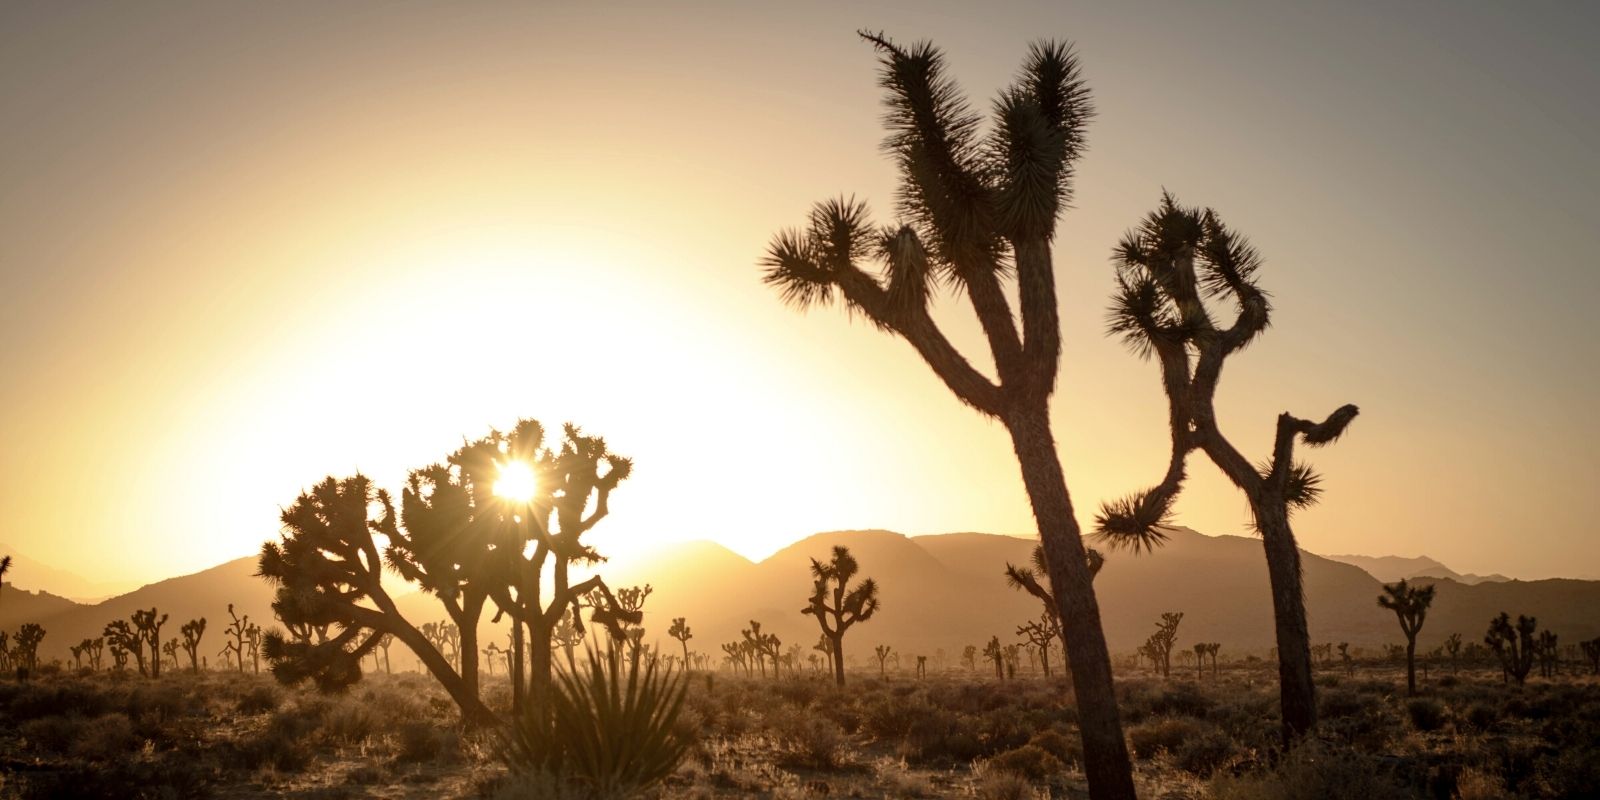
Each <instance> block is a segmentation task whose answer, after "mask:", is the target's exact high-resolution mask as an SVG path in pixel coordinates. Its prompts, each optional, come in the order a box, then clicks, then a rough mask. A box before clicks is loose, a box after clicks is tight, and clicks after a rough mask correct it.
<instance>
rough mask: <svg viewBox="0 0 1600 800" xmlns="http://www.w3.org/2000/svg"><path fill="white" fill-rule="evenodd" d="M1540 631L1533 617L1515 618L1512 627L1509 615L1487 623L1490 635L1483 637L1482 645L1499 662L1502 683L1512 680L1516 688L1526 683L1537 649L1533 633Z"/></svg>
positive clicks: (1501, 613)
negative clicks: (1514, 681) (1486, 646)
mask: <svg viewBox="0 0 1600 800" xmlns="http://www.w3.org/2000/svg"><path fill="white" fill-rule="evenodd" d="M1538 627H1539V621H1538V620H1537V619H1536V618H1534V617H1525V616H1522V615H1520V614H1519V615H1517V622H1516V625H1515V626H1513V625H1512V624H1511V615H1510V614H1507V613H1505V612H1504V611H1502V612H1500V616H1498V617H1495V618H1494V619H1492V620H1490V621H1489V633H1488V634H1487V635H1485V636H1484V637H1483V643H1484V644H1486V645H1488V646H1489V649H1491V650H1493V651H1494V654H1495V656H1496V657H1498V658H1499V659H1500V671H1501V679H1502V680H1505V679H1508V678H1509V679H1514V680H1516V682H1517V685H1518V686H1521V685H1522V684H1524V683H1526V682H1527V680H1528V671H1529V670H1531V669H1533V656H1534V649H1535V648H1536V647H1537V645H1535V644H1534V641H1533V632H1534V630H1535V629H1537V628H1538Z"/></svg>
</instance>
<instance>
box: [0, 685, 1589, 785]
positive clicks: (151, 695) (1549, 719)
mask: <svg viewBox="0 0 1600 800" xmlns="http://www.w3.org/2000/svg"><path fill="white" fill-rule="evenodd" d="M1191 670H1192V668H1190V670H1180V669H1178V668H1177V667H1174V670H1173V674H1172V675H1171V676H1170V677H1169V678H1165V679H1163V678H1160V677H1153V676H1150V675H1148V674H1129V675H1126V676H1124V677H1120V678H1119V680H1118V682H1117V691H1118V694H1119V698H1118V700H1119V704H1120V706H1121V709H1122V713H1123V718H1124V723H1125V725H1126V731H1127V737H1128V742H1129V745H1130V747H1131V749H1132V751H1133V753H1134V756H1135V758H1136V780H1137V784H1138V786H1139V790H1140V796H1142V797H1150V798H1174V799H1176V798H1208V797H1216V798H1301V797H1304V798H1320V797H1328V798H1333V797H1362V798H1367V800H1379V799H1381V798H1390V797H1395V798H1401V797H1437V798H1463V800H1472V799H1475V798H1499V797H1508V798H1509V797H1529V798H1534V797H1574V798H1575V797H1592V796H1594V795H1593V793H1594V792H1595V791H1596V787H1600V679H1597V678H1595V677H1593V676H1590V675H1586V674H1580V673H1582V672H1586V671H1587V670H1584V669H1582V668H1580V666H1579V665H1576V664H1569V665H1565V669H1564V670H1563V672H1562V674H1560V675H1558V676H1555V677H1552V678H1548V679H1545V678H1539V677H1530V678H1529V680H1528V683H1527V685H1525V686H1520V687H1519V686H1516V685H1514V684H1505V683H1503V682H1502V680H1501V676H1500V671H1499V668H1498V666H1497V665H1495V664H1493V663H1489V662H1483V663H1462V664H1459V665H1457V666H1456V667H1455V668H1454V669H1452V668H1451V667H1450V666H1449V665H1438V664H1436V665H1434V666H1433V668H1432V669H1431V670H1430V671H1429V674H1428V677H1427V679H1425V680H1423V681H1422V683H1421V685H1420V687H1419V691H1418V696H1416V697H1408V696H1407V695H1406V691H1405V676H1404V670H1403V667H1402V666H1401V665H1399V664H1397V663H1394V662H1388V661H1368V662H1360V663H1357V664H1354V665H1351V667H1350V668H1346V667H1345V666H1344V665H1339V664H1334V665H1328V666H1325V667H1322V668H1319V673H1318V677H1317V683H1318V704H1319V707H1320V712H1321V720H1322V721H1321V722H1320V727H1319V729H1318V731H1317V735H1316V737H1315V738H1314V740H1313V741H1312V742H1311V743H1310V744H1309V745H1307V746H1305V747H1302V748H1300V749H1298V750H1296V751H1295V752H1294V753H1293V754H1290V755H1287V756H1286V755H1285V754H1284V753H1282V752H1281V751H1280V748H1279V745H1278V742H1279V738H1278V721H1277V719H1278V718H1277V691H1276V680H1275V677H1276V676H1275V670H1274V669H1273V668H1272V667H1271V665H1269V664H1268V663H1266V662H1264V661H1261V660H1250V661H1243V662H1236V663H1232V664H1223V665H1222V666H1221V669H1220V674H1219V675H1217V676H1213V675H1211V674H1210V673H1209V671H1208V673H1207V674H1206V675H1205V676H1204V677H1203V678H1200V677H1197V676H1196V675H1195V674H1194V673H1193V672H1192V671H1191ZM876 672H877V670H876V669H873V670H870V671H869V670H866V669H863V670H861V671H859V673H856V674H852V675H850V681H849V683H848V685H847V686H846V687H845V688H843V689H840V688H837V687H835V686H833V685H832V684H831V682H830V681H827V680H825V679H824V678H823V677H822V676H821V675H819V674H817V673H814V672H809V673H801V674H797V675H788V674H786V675H784V676H783V677H781V678H776V679H774V678H770V677H769V678H762V677H760V676H756V677H745V676H743V675H733V674H730V673H728V672H726V671H719V672H712V673H698V672H697V673H693V674H691V675H690V676H689V677H688V686H689V691H688V695H687V701H686V705H685V708H684V710H683V713H682V714H681V716H680V718H679V720H678V725H679V727H680V728H681V729H682V730H684V731H686V732H688V733H689V734H690V735H691V737H692V741H693V744H692V747H691V750H690V753H689V756H688V757H687V758H686V759H684V761H683V763H682V764H681V766H680V767H679V768H678V770H677V771H676V772H675V773H674V774H673V775H672V776H671V777H670V778H669V779H668V780H667V782H666V783H665V784H664V785H663V786H660V787H658V788H656V789H655V790H653V795H654V796H657V797H663V798H665V797H691V798H713V797H715V798H732V797H777V798H800V797H860V798H938V797H976V798H1045V797H1051V798H1059V797H1087V790H1086V787H1085V783H1084V780H1083V776H1082V772H1081V766H1080V762H1079V752H1078V750H1079V744H1078V737H1077V731H1076V727H1075V724H1074V720H1075V716H1076V715H1075V709H1074V706H1073V703H1072V701H1071V699H1070V691H1069V690H1068V689H1067V687H1066V686H1065V684H1064V683H1062V681H1061V679H1060V677H1059V676H1057V677H1051V678H1046V677H1044V676H1043V675H1042V674H1040V673H1029V672H1027V671H1024V672H1022V673H1020V674H1018V675H1017V677H1016V678H1014V679H1011V680H997V679H995V677H994V675H993V673H992V672H986V671H985V670H984V669H983V665H982V664H979V665H978V668H977V669H976V670H968V669H966V668H964V667H955V668H947V669H944V670H936V671H932V672H931V673H930V675H929V676H928V677H927V678H925V679H918V678H916V677H915V676H914V672H913V670H910V669H904V670H890V671H889V672H888V674H887V678H886V679H885V678H879V677H878V676H877V675H876V674H873V673H876ZM41 673H42V674H40V675H38V676H36V677H34V678H33V679H31V680H29V681H27V682H26V683H18V682H15V681H11V680H7V681H5V682H3V683H0V719H4V720H5V723H4V725H3V726H0V797H3V798H6V800H11V799H12V798H16V799H18V800H21V799H22V798H45V797H69V796H70V797H83V798H101V797H103V798H130V797H138V798H169V797H170V798H189V797H217V798H257V797H294V798H322V799H327V800H332V799H333V798H379V797H382V798H423V797H428V798H433V797H483V798H497V797H500V798H510V797H540V796H556V795H546V794H544V793H542V792H540V791H539V787H530V786H528V785H524V784H523V782H521V781H518V780H516V779H513V778H511V777H509V775H508V772H507V770H506V768H505V767H504V766H502V763H501V761H500V759H499V757H498V755H497V753H498V752H499V743H498V739H497V735H496V734H495V733H494V732H492V731H481V730H480V731H468V730H464V729H463V728H462V726H461V725H460V723H459V721H458V715H457V713H456V711H455V709H454V707H453V706H452V705H451V703H450V701H449V699H448V698H447V697H446V696H445V695H444V693H443V692H442V691H441V690H440V689H439V688H438V686H437V684H435V683H434V682H433V681H432V680H431V679H429V678H426V677H424V676H422V675H418V674H414V673H406V674H396V675H384V674H369V675H367V676H366V677H365V679H364V680H362V681H361V682H360V683H358V684H357V685H356V686H355V687H354V688H352V689H351V690H349V691H347V692H344V693H342V694H337V695H325V694H321V693H318V692H317V691H316V690H315V689H313V688H311V687H309V686H306V687H302V688H295V689H287V688H284V687H282V686H280V685H278V684H277V683H276V682H275V681H274V680H273V679H272V678H271V677H270V676H268V675H266V674H264V673H263V674H260V675H256V674H249V673H245V674H240V673H231V672H221V671H210V672H201V673H199V674H194V673H189V672H184V671H172V672H169V673H168V674H166V675H164V676H163V677H162V678H159V679H154V680H152V679H147V678H142V677H140V676H139V675H138V673H136V672H131V671H126V670H124V671H101V672H88V671H79V672H72V671H70V670H65V669H60V668H56V667H51V666H47V667H45V668H44V669H42V670H41ZM486 680H487V684H486V687H485V692H484V694H485V696H486V697H487V698H489V700H490V704H491V706H493V707H495V708H496V709H497V710H502V711H503V710H504V709H505V708H506V707H507V705H508V703H509V688H508V686H507V684H506V683H505V681H504V678H503V676H501V677H496V678H487V679H486Z"/></svg>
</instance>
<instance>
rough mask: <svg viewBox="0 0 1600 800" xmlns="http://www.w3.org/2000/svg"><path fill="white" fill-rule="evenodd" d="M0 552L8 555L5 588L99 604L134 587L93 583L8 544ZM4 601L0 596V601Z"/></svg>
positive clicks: (75, 601) (122, 584) (125, 583)
mask: <svg viewBox="0 0 1600 800" xmlns="http://www.w3.org/2000/svg"><path fill="white" fill-rule="evenodd" d="M0 555H9V556H11V571H10V572H9V573H7V574H6V587H7V588H8V589H9V588H10V587H11V586H12V585H13V584H15V585H16V586H17V587H18V588H22V589H29V590H31V591H36V592H41V591H42V592H49V593H50V594H53V595H55V596H57V597H64V598H66V599H68V600H71V601H72V602H74V603H84V604H90V603H98V602H100V601H101V600H105V599H107V598H109V597H113V596H116V595H118V594H121V593H122V592H126V591H128V590H129V589H132V588H133V585H132V584H131V583H128V582H122V583H96V582H94V581H91V580H88V579H86V578H84V577H83V576H81V575H78V574H76V573H73V572H71V571H68V570H64V569H60V568H57V567H53V566H51V565H49V564H45V563H43V562H41V561H36V560H34V559H32V558H29V557H28V556H27V555H25V554H23V553H19V552H17V551H16V549H14V548H12V547H11V545H8V544H0ZM3 602H5V601H4V599H3V598H0V603H3Z"/></svg>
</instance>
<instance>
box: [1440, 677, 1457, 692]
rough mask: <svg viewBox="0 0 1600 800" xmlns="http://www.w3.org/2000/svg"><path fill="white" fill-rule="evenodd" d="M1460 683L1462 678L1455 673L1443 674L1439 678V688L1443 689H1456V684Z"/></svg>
mask: <svg viewBox="0 0 1600 800" xmlns="http://www.w3.org/2000/svg"><path fill="white" fill-rule="evenodd" d="M1459 683H1461V679H1460V678H1457V677H1456V676H1454V675H1443V676H1440V678H1439V680H1438V684H1439V688H1441V689H1454V688H1455V687H1456V684H1459Z"/></svg>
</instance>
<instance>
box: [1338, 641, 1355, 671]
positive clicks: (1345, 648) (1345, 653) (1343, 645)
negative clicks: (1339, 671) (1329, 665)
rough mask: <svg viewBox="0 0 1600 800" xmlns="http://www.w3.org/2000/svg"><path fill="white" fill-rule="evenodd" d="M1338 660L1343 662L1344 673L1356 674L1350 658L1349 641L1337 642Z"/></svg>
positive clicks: (1353, 663)
mask: <svg viewBox="0 0 1600 800" xmlns="http://www.w3.org/2000/svg"><path fill="white" fill-rule="evenodd" d="M1339 660H1340V661H1343V662H1344V673H1345V674H1346V675H1354V674H1356V667H1355V662H1354V661H1352V660H1351V659H1350V643H1349V642H1340V643H1339Z"/></svg>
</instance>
